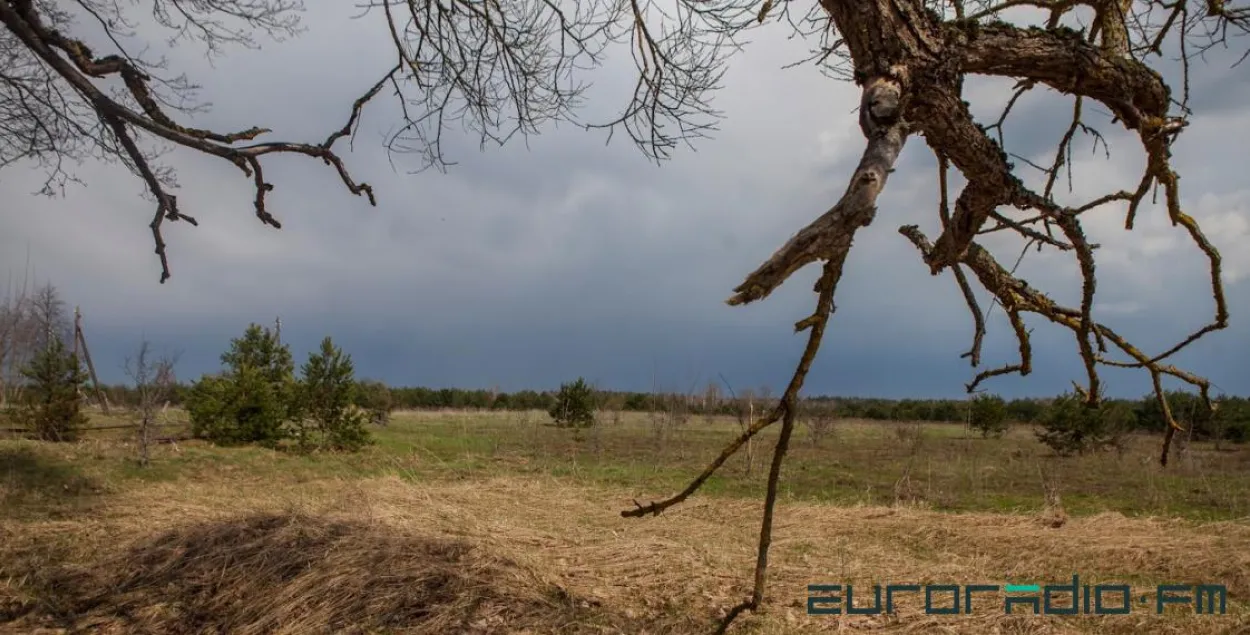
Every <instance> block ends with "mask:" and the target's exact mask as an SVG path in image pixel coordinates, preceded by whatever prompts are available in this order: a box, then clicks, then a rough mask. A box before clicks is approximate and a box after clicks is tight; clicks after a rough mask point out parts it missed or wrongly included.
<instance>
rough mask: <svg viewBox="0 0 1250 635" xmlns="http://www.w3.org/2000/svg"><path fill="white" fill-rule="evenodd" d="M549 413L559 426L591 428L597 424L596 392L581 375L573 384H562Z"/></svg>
mask: <svg viewBox="0 0 1250 635" xmlns="http://www.w3.org/2000/svg"><path fill="white" fill-rule="evenodd" d="M547 414H549V415H551V418H552V419H553V420H554V421H555V422H556V426H557V427H561V428H589V427H591V426H593V425H595V400H594V393H593V391H592V390H591V389H590V386H588V385H586V382H585V380H583V379H582V378H581V377H578V378H577V381H575V382H573V383H571V384H561V385H560V392H559V393H557V394H556V396H555V403H553V404H551V407H550V408H549V409H548V410H547Z"/></svg>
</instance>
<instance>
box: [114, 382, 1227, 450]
mask: <svg viewBox="0 0 1250 635" xmlns="http://www.w3.org/2000/svg"><path fill="white" fill-rule="evenodd" d="M360 388H361V390H360V397H359V401H360V405H361V406H364V407H370V408H379V407H381V408H385V409H390V410H441V409H470V410H517V411H520V410H548V409H550V407H551V405H552V403H553V401H554V400H555V395H556V391H535V390H522V391H519V392H513V393H508V392H503V391H497V390H469V389H462V388H441V389H438V388H422V387H396V388H391V387H388V386H386V385H385V384H382V383H380V382H376V381H363V382H360ZM189 390H190V386H188V385H181V386H179V388H178V389H177V390H176V391H175V392H174V395H175V397H174V399H172V400H171V401H170V405H171V406H179V405H181V402H182V400H183V399H184V398H185V395H186V393H187V391H189ZM104 392H105V394H106V395H107V398H108V400H109V403H110V404H117V405H122V406H133V405H135V404H137V403H138V394H137V392H136V391H135V390H134V389H133V388H131V387H127V386H108V387H105V388H104ZM595 394H596V404H597V407H598V408H599V409H600V410H619V411H626V412H654V411H672V410H681V411H682V413H683V414H685V415H690V416H703V415H725V416H737V415H739V414H740V413H742V412H743V411H744V410H745V409H747V408H748V404H750V405H752V406H753V407H754V411H755V412H756V413H760V412H761V411H763V410H765V409H767V408H768V407H770V404H771V402H772V400H773V399H774V397H773V396H771V395H770V394H769V391H767V390H759V391H755V390H742V391H738V393H737V394H736V395H735V396H733V397H730V396H726V395H723V394H721V393H720V392H719V391H718V390H713V389H711V387H709V389H707V390H705V391H704V392H702V393H699V394H678V393H641V392H619V391H596V393H595ZM1050 401H1051V400H1050V399H1047V398H1031V399H1012V400H1007V401H1006V402H1005V405H1006V409H1007V418H1008V419H1009V420H1011V421H1014V422H1018V423H1033V422H1037V421H1038V420H1039V419H1040V418H1041V417H1043V415H1044V413H1045V412H1046V409H1047V407H1048V406H1049V404H1050ZM1108 401H1111V402H1118V403H1120V404H1122V405H1123V406H1125V407H1126V408H1127V409H1128V410H1130V411H1132V412H1133V414H1134V416H1133V419H1134V427H1135V428H1136V429H1138V430H1142V431H1162V430H1163V428H1164V426H1163V417H1162V415H1161V413H1160V407H1159V403H1158V401H1157V400H1156V399H1155V397H1154V395H1148V396H1146V397H1143V398H1141V399H1119V400H1108ZM1168 403H1169V406H1170V407H1171V409H1172V413H1173V416H1174V417H1175V418H1176V419H1177V421H1179V422H1181V423H1182V424H1184V425H1189V424H1194V425H1195V433H1197V434H1196V436H1199V437H1210V436H1218V437H1222V438H1225V439H1228V440H1232V441H1247V440H1250V400H1248V399H1246V398H1244V397H1226V398H1221V399H1218V400H1217V405H1218V408H1217V413H1216V415H1215V417H1211V416H1210V415H1207V414H1206V413H1205V409H1204V408H1202V407H1201V404H1200V400H1199V398H1198V395H1197V394H1195V393H1189V392H1180V391H1178V392H1171V393H1168ZM804 408H805V410H806V411H807V412H809V413H812V414H815V413H820V412H825V413H828V412H830V411H832V414H833V415H834V416H836V417H838V418H854V419H869V420H876V421H917V420H923V421H944V422H952V423H962V422H964V421H966V420H967V416H968V414H967V413H968V400H966V399H876V398H865V397H829V396H816V397H809V398H806V399H805V400H804Z"/></svg>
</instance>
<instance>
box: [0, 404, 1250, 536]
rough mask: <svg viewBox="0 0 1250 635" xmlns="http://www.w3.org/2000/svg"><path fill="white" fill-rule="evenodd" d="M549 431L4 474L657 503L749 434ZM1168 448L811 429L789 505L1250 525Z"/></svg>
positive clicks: (177, 451) (1203, 460)
mask: <svg viewBox="0 0 1250 635" xmlns="http://www.w3.org/2000/svg"><path fill="white" fill-rule="evenodd" d="M113 419H115V420H117V419H121V418H120V417H118V416H117V415H115V416H114V417H113ZM93 423H94V422H93ZM547 424H548V421H547V418H546V415H545V414H543V413H480V414H479V413H397V415H396V416H395V417H394V418H393V419H392V421H391V423H390V425H388V426H386V427H380V428H372V432H373V437H374V443H373V444H372V445H371V446H369V447H367V448H366V449H365V450H363V451H361V452H359V453H355V454H336V453H314V454H308V455H305V454H298V453H294V452H289V451H276V450H269V449H263V448H256V447H240V448H219V447H214V446H211V445H207V444H205V443H202V442H199V441H189V442H181V443H178V444H176V445H169V444H161V445H157V446H154V447H153V461H152V465H151V466H150V467H147V468H142V467H139V466H138V465H137V462H136V461H135V460H134V456H135V453H136V449H135V447H134V444H133V442H131V441H129V436H128V435H127V434H126V433H122V434H111V435H105V434H104V433H98V436H89V437H88V439H87V440H85V441H82V442H79V443H75V444H42V443H34V442H29V441H0V451H2V452H3V453H0V461H2V462H0V478H3V475H4V473H5V470H6V469H7V470H8V471H9V472H11V473H12V474H15V475H17V476H12V477H10V478H9V481H5V482H6V483H8V485H6V489H5V492H6V494H5V497H4V499H3V503H4V505H5V506H6V507H7V506H18V507H31V506H32V505H33V506H35V507H38V505H39V503H36V502H33V501H36V500H44V501H45V502H46V500H47V497H48V492H49V491H50V489H49V488H50V487H52V486H47V485H46V484H47V483H52V484H53V485H55V486H58V487H61V489H62V490H63V491H64V490H66V488H67V487H68V488H69V489H70V490H73V491H89V490H91V488H92V487H97V488H98V489H103V488H104V487H103V486H101V485H92V486H87V485H72V486H71V485H69V483H79V482H80V481H74V480H73V479H74V478H80V479H86V480H83V481H81V483H87V482H90V483H96V484H103V485H107V486H117V487H130V486H143V484H145V483H153V482H168V481H177V480H179V479H210V478H216V479H220V478H230V479H237V480H240V481H247V482H260V483H265V484H267V486H272V487H281V486H282V485H283V484H286V483H304V482H309V481H316V480H321V479H356V478H366V477H371V476H377V475H381V474H397V475H400V476H401V477H403V478H405V479H409V480H415V481H419V480H430V479H457V480H458V479H466V478H489V477H492V476H506V475H518V474H541V475H547V476H551V477H554V478H558V479H565V480H569V481H573V482H577V483H584V484H596V485H607V486H612V487H617V488H628V489H630V490H632V491H634V492H636V493H637V496H638V498H639V499H640V500H641V499H642V498H648V499H658V498H660V497H663V496H668V495H670V494H672V493H675V492H676V491H678V490H680V489H682V488H683V487H685V486H686V485H687V484H688V483H689V482H690V480H691V479H693V478H694V477H695V476H696V475H697V474H698V473H699V472H701V471H702V470H703V469H704V468H705V467H706V466H707V464H708V463H709V462H710V461H711V460H712V459H713V458H715V457H716V456H717V455H718V454H719V453H720V451H721V449H722V447H723V446H724V445H725V444H726V443H728V442H729V441H730V440H732V439H733V438H734V437H735V436H737V434H738V430H739V429H738V426H737V424H736V423H735V422H733V421H730V420H728V419H718V420H711V421H709V420H708V419H706V418H703V417H699V418H693V419H691V420H690V421H689V422H687V423H686V424H684V425H682V426H678V427H673V428H668V429H666V428H663V427H661V426H659V425H657V422H656V420H653V419H651V418H649V417H648V416H647V415H645V414H627V415H625V416H624V417H623V418H622V420H621V422H620V423H619V424H612V423H604V424H601V425H600V427H598V428H597V429H594V430H590V431H583V432H582V433H580V434H575V433H574V432H573V431H570V430H563V429H558V428H555V427H552V426H550V425H547ZM917 429H918V430H919V436H915V430H917ZM776 435H777V430H776V429H775V428H773V429H769V430H766V431H764V432H762V433H761V434H760V435H759V436H758V437H757V438H756V439H755V440H754V441H753V444H752V445H753V459H752V462H751V463H752V464H751V466H750V470H749V471H748V470H747V462H746V459H745V449H744V450H743V451H740V452H739V453H738V455H736V456H734V457H732V458H730V459H729V460H728V461H726V463H725V464H724V465H722V466H721V468H720V469H719V471H718V472H717V473H716V475H715V476H713V477H712V478H711V479H709V480H708V481H707V482H706V483H705V484H704V486H703V487H702V489H701V490H700V492H701V494H705V495H710V496H727V497H759V496H762V494H763V492H764V486H765V478H766V473H767V469H768V464H769V461H770V460H771V453H772V449H773V445H774V443H775V442H776V438H777V436H776ZM1158 444H1159V439H1158V438H1155V437H1139V438H1133V439H1131V440H1130V443H1129V445H1128V449H1127V450H1126V451H1125V452H1123V453H1122V454H1116V453H1107V454H1098V455H1089V456H1078V457H1071V458H1060V457H1055V456H1052V455H1051V454H1050V453H1049V450H1048V449H1046V448H1045V447H1044V446H1042V445H1041V444H1040V443H1038V442H1037V440H1036V439H1035V438H1034V436H1033V435H1032V432H1031V430H1029V429H1027V428H1025V427H1019V426H1018V427H1015V428H1013V429H1012V430H1011V431H1010V432H1009V433H1008V434H1007V435H1006V436H1005V437H1003V438H1001V439H982V438H980V437H979V436H977V435H970V434H969V433H968V432H966V431H965V429H964V428H963V427H962V426H959V425H952V424H938V423H934V424H921V425H920V426H918V427H917V426H914V425H913V424H910V423H893V422H881V423H877V422H863V421H841V422H838V423H837V425H836V426H835V430H834V432H833V434H832V435H831V436H830V437H828V438H826V439H824V440H823V441H822V442H821V443H820V444H819V445H816V444H814V443H812V442H811V441H810V439H809V438H808V437H807V435H806V434H805V430H804V429H802V428H800V429H798V430H796V434H795V435H794V439H793V441H792V444H791V448H790V451H789V453H788V458H787V462H786V465H785V470H784V472H783V482H782V493H783V494H784V495H785V496H786V497H787V498H790V499H795V500H808V501H821V502H831V503H837V504H855V503H866V504H892V503H895V502H908V503H917V504H921V505H925V506H929V507H931V508H934V509H938V510H944V511H952V512H961V511H986V512H1020V511H1028V510H1038V509H1041V508H1043V507H1044V506H1045V504H1046V492H1047V491H1048V490H1050V491H1054V492H1057V493H1058V494H1059V496H1060V500H1061V502H1062V505H1063V507H1064V508H1065V510H1066V511H1067V512H1068V513H1069V514H1073V515H1083V514H1092V513H1098V512H1103V511H1109V510H1111V511H1119V512H1121V513H1124V514H1126V515H1161V516H1179V517H1185V518H1192V519H1197V520H1214V519H1229V518H1244V517H1247V516H1250V447H1246V446H1243V447H1233V448H1232V449H1231V450H1228V449H1227V448H1226V449H1224V450H1221V451H1216V450H1214V449H1213V448H1210V447H1208V446H1206V445H1204V444H1197V443H1195V444H1193V445H1191V446H1190V448H1189V449H1188V450H1187V451H1186V452H1185V453H1184V454H1183V455H1181V456H1179V457H1177V459H1176V460H1174V461H1173V464H1172V465H1170V466H1169V467H1167V468H1165V469H1164V468H1160V467H1159V466H1158V464H1157V462H1156V461H1155V458H1156V455H1157V452H1158ZM9 464H11V467H8V468H6V467H5V466H6V465H9ZM40 466H43V467H40ZM41 474H42V476H41ZM40 483H44V484H45V485H40ZM53 489H54V487H53Z"/></svg>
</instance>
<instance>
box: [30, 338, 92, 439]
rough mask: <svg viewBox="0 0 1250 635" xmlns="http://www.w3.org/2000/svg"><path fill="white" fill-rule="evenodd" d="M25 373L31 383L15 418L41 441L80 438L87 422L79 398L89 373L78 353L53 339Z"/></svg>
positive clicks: (36, 356)
mask: <svg viewBox="0 0 1250 635" xmlns="http://www.w3.org/2000/svg"><path fill="white" fill-rule="evenodd" d="M21 374H22V377H23V378H24V379H25V380H26V382H27V385H26V389H25V391H24V392H23V395H22V401H21V403H20V404H19V405H18V407H17V408H16V409H15V410H14V411H13V417H14V419H15V420H16V421H17V422H18V423H19V424H20V425H21V426H23V427H25V428H27V429H29V430H30V431H31V433H32V434H33V435H34V436H35V437H36V438H38V439H40V440H43V441H74V440H77V439H78V431H79V429H80V428H82V427H83V426H85V425H86V424H87V415H85V414H83V412H82V411H81V410H80V406H81V404H82V401H81V398H80V397H79V390H80V389H81V388H82V387H83V384H85V383H86V381H87V374H86V373H85V372H84V371H83V369H82V365H81V364H80V363H79V361H78V356H77V355H74V354H72V353H67V352H66V351H65V344H64V343H63V342H62V341H61V340H60V338H53V339H52V340H51V341H50V342H49V343H48V346H47V347H46V348H44V349H43V350H42V351H40V352H39V353H38V354H37V355H35V358H34V359H32V360H31V361H30V363H29V364H27V365H26V367H25V368H22V369H21Z"/></svg>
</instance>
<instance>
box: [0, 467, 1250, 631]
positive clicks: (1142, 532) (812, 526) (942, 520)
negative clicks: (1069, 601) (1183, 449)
mask: <svg viewBox="0 0 1250 635" xmlns="http://www.w3.org/2000/svg"><path fill="white" fill-rule="evenodd" d="M622 494H623V493H622V492H620V491H612V490H609V489H605V488H592V487H580V486H573V485H569V484H567V483H564V482H560V481H556V480H553V479H549V478H542V477H532V478H516V477H509V478H493V479H484V480H477V481H465V482H460V483H447V482H442V483H419V484H412V483H408V482H405V481H402V480H400V479H398V478H394V477H386V478H379V479H373V480H368V481H322V482H312V483H308V484H306V485H304V486H302V487H299V488H286V489H282V490H268V489H266V488H263V487H257V488H248V489H241V488H239V487H238V486H237V485H232V484H228V483H225V484H223V483H185V482H184V483H178V484H169V483H164V484H153V485H151V486H148V487H146V488H143V489H141V490H137V491H131V492H125V493H120V494H118V495H117V497H116V499H115V500H114V501H112V502H111V504H110V505H108V506H107V507H106V508H103V509H99V510H96V511H95V512H93V514H92V517H91V518H89V519H86V518H84V519H76V520H69V521H66V520H42V521H27V522H22V523H18V522H14V521H0V538H3V543H2V544H3V546H2V547H0V562H3V563H4V564H3V570H0V580H5V579H8V582H7V584H5V583H0V604H3V605H4V606H6V607H7V609H6V611H5V612H6V613H7V619H9V620H10V623H9V626H8V628H11V629H13V630H11V631H9V632H35V631H34V629H35V628H36V627H41V628H56V629H67V630H49V631H47V632H100V633H157V632H162V633H174V632H177V633H200V632H229V633H325V632H344V633H354V632H361V633H363V632H378V633H381V632H391V633H535V634H537V633H657V634H658V633H673V634H677V633H697V632H707V631H708V630H709V629H710V628H711V626H712V624H713V620H714V619H715V617H716V616H717V615H718V614H719V611H721V610H723V609H724V608H725V607H727V606H729V605H730V604H732V603H733V602H735V601H737V600H739V599H740V597H741V596H742V595H743V594H745V593H746V592H747V590H748V587H747V586H746V583H747V579H748V574H749V570H750V565H751V563H752V562H753V558H754V540H755V537H756V532H757V531H758V527H757V526H756V522H757V521H756V519H757V518H758V511H759V503H756V502H750V501H734V500H707V499H697V500H694V501H691V502H690V503H688V504H687V505H685V506H683V507H680V508H677V509H675V510H674V511H673V512H672V513H669V514H665V515H663V516H660V517H658V518H650V519H645V520H628V519H623V518H620V517H619V515H618V514H617V512H618V510H619V509H623V508H624V507H626V506H628V502H627V501H626V500H624V499H623V497H622ZM776 536H777V538H776V540H775V542H774V549H773V554H774V555H773V564H772V568H771V569H770V574H771V575H770V584H769V589H770V594H769V597H768V604H767V607H766V612H765V613H764V614H763V615H759V616H752V617H749V618H748V619H746V620H745V621H744V622H743V623H742V624H741V625H740V626H739V627H737V629H738V632H744V633H748V632H749V633H760V634H776V633H817V632H828V630H838V629H845V628H861V627H862V628H872V629H873V630H877V631H881V632H898V633H901V632H955V633H991V632H1001V633H1047V634H1049V633H1070V632H1098V633H1125V634H1128V633H1145V632H1150V633H1178V634H1179V633H1233V632H1244V631H1245V629H1248V628H1250V613H1248V612H1247V610H1246V607H1245V605H1244V598H1246V597H1248V596H1250V550H1247V549H1246V547H1247V545H1250V527H1248V526H1247V525H1246V524H1244V523H1235V522H1226V523H1207V524H1197V523H1190V522H1182V521H1164V520H1146V519H1129V518H1126V517H1124V516H1121V515H1119V514H1105V515H1100V516H1092V517H1085V518H1078V519H1073V520H1070V521H1069V522H1067V523H1066V524H1064V525H1063V526H1062V527H1061V528H1053V527H1051V526H1049V525H1047V524H1045V523H1043V522H1040V519H1039V518H1038V517H1036V516H1029V515H1006V514H943V513H938V512H932V511H925V510H919V509H912V508H889V507H833V506H829V505H820V504H808V503H790V504H785V505H783V506H782V508H781V510H780V514H779V518H778V526H777V532H776ZM1073 573H1079V574H1080V575H1081V577H1082V580H1083V581H1084V582H1090V583H1095V584H1096V583H1098V582H1100V581H1118V582H1125V581H1126V580H1125V576H1132V578H1133V580H1132V582H1133V584H1134V586H1135V591H1136V587H1137V585H1138V584H1141V585H1147V584H1158V583H1170V582H1222V583H1224V584H1226V585H1227V586H1228V589H1229V595H1230V612H1229V615H1225V616H1194V615H1168V616H1162V617H1158V616H1154V615H1152V614H1147V612H1144V611H1143V612H1140V613H1134V614H1132V615H1130V616H1124V617H1097V618H1094V617H1082V618H1056V617H1049V616H1022V615H1018V616H1005V615H1002V614H1001V610H999V611H997V612H996V611H994V610H991V609H988V608H986V609H983V610H978V611H975V612H974V613H972V614H970V615H960V616H952V617H947V616H925V615H924V614H923V611H922V609H921V608H920V607H919V606H918V605H916V603H915V602H911V603H906V602H903V603H901V604H900V607H899V609H898V614H897V615H895V616H839V617H835V616H808V615H806V614H805V602H806V586H807V585H808V584H813V583H843V584H846V583H854V584H857V585H865V587H866V586H867V585H870V584H872V583H881V584H885V583H906V582H915V583H935V584H941V583H958V584H975V583H999V584H1001V583H1005V582H1008V581H1011V582H1027V581H1033V582H1042V583H1060V582H1063V581H1066V580H1069V579H1070V578H1071V576H1072V574H1073ZM1239 600H1240V601H1239ZM1151 613H1152V612H1151ZM3 628H5V627H4V626H0V629H3ZM1239 629H1240V630H1239Z"/></svg>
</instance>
